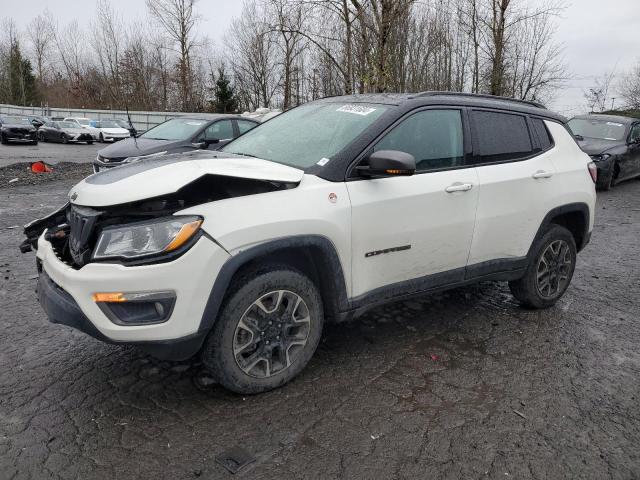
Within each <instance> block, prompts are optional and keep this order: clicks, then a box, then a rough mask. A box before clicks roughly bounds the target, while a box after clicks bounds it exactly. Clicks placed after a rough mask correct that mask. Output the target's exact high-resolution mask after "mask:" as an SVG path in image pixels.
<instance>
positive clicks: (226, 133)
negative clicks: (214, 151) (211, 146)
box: [204, 120, 233, 140]
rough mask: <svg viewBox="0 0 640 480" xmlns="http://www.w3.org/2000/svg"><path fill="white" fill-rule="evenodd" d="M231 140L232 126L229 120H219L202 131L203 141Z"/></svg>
mask: <svg viewBox="0 0 640 480" xmlns="http://www.w3.org/2000/svg"><path fill="white" fill-rule="evenodd" d="M228 138H233V124H232V123H231V120H220V121H219V122H216V123H214V124H212V125H209V126H208V127H207V129H206V130H205V131H204V139H205V140H226V139H228Z"/></svg>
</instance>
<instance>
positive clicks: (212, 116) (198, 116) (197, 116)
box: [175, 113, 243, 120]
mask: <svg viewBox="0 0 640 480" xmlns="http://www.w3.org/2000/svg"><path fill="white" fill-rule="evenodd" d="M175 118H188V119H191V120H218V119H220V118H243V117H240V115H235V114H230V113H186V114H184V115H180V116H179V117H175Z"/></svg>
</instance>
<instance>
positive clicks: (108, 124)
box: [97, 120, 120, 128]
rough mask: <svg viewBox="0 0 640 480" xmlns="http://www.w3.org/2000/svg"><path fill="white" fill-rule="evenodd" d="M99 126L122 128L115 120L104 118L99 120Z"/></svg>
mask: <svg viewBox="0 0 640 480" xmlns="http://www.w3.org/2000/svg"><path fill="white" fill-rule="evenodd" d="M97 126H98V127H99V128H120V125H118V124H117V123H116V122H115V121H113V120H102V121H101V122H98V125H97Z"/></svg>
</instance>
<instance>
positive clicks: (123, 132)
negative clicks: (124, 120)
mask: <svg viewBox="0 0 640 480" xmlns="http://www.w3.org/2000/svg"><path fill="white" fill-rule="evenodd" d="M100 130H101V131H102V132H103V133H107V134H109V135H129V130H127V129H125V128H119V127H113V128H100Z"/></svg>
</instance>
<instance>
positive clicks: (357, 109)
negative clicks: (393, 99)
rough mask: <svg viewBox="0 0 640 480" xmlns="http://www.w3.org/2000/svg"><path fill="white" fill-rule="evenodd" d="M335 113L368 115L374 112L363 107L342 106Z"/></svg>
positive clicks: (373, 109) (372, 109)
mask: <svg viewBox="0 0 640 480" xmlns="http://www.w3.org/2000/svg"><path fill="white" fill-rule="evenodd" d="M336 111H337V112H346V113H355V114H356V115H363V116H364V115H369V114H370V113H373V112H375V111H376V109H375V108H371V107H365V106H364V105H343V106H342V107H340V108H339V109H338V110H336Z"/></svg>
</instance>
